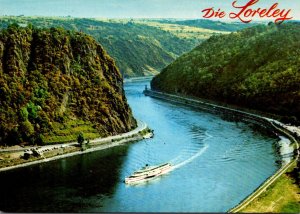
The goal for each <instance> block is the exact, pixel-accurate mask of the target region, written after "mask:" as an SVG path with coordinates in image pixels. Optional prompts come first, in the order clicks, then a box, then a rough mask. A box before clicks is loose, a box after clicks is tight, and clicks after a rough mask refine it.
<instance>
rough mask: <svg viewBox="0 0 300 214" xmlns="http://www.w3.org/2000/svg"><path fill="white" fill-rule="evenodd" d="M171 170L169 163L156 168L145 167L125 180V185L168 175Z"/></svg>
mask: <svg viewBox="0 0 300 214" xmlns="http://www.w3.org/2000/svg"><path fill="white" fill-rule="evenodd" d="M171 169H172V165H171V164H170V163H165V164H161V165H158V166H148V165H146V166H145V167H143V168H142V169H140V170H138V171H136V172H134V173H133V174H132V175H131V176H129V177H127V178H125V183H126V184H133V183H138V182H143V181H147V180H150V179H152V178H155V177H158V176H161V175H163V174H166V173H168V172H169V171H170V170H171Z"/></svg>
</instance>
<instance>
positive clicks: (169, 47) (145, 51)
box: [0, 17, 214, 77]
mask: <svg viewBox="0 0 300 214" xmlns="http://www.w3.org/2000/svg"><path fill="white" fill-rule="evenodd" d="M13 23H18V24H19V25H21V26H27V25H28V24H29V23H31V24H33V25H34V26H37V27H42V28H43V27H47V28H50V27H62V28H64V29H67V30H74V31H82V32H85V33H87V34H90V35H92V36H93V37H94V38H95V39H96V40H97V41H98V42H99V43H100V44H102V45H103V47H104V48H105V49H106V50H107V52H108V54H109V55H111V56H112V57H113V58H114V59H115V60H116V63H117V66H118V67H119V68H120V71H121V73H122V74H123V76H124V77H133V76H144V75H153V74H157V73H158V72H159V71H160V70H161V69H162V68H164V67H165V66H166V65H168V64H169V63H171V62H172V61H174V59H176V58H177V57H178V56H179V55H181V54H182V53H184V52H187V51H190V50H191V49H192V48H194V47H195V46H196V45H198V44H199V43H200V42H201V41H203V40H204V39H207V38H208V37H209V36H211V35H212V34H213V33H214V32H213V31H210V32H203V33H202V36H201V37H198V35H199V33H198V32H194V31H193V30H192V31H191V30H189V34H187V36H185V37H182V36H178V35H177V34H174V33H172V32H169V31H168V30H165V29H160V28H159V27H158V26H156V25H154V26H153V25H152V26H151V25H149V24H145V22H143V23H141V22H139V21H134V20H96V19H84V18H58V17H55V18H50V17H47V18H45V17H1V18H0V28H6V27H7V26H8V25H9V24H13ZM152 24H153V23H152ZM158 24H159V23H158ZM203 35H204V36H203Z"/></svg>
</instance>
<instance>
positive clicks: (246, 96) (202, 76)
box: [151, 23, 300, 122]
mask: <svg viewBox="0 0 300 214" xmlns="http://www.w3.org/2000/svg"><path fill="white" fill-rule="evenodd" d="M299 35H300V24H299V23H285V24H281V25H274V24H270V25H269V26H266V25H258V26H255V27H252V28H247V29H244V30H241V31H239V32H235V33H231V34H228V35H218V36H212V37H211V38H210V39H208V40H206V41H205V42H203V43H202V44H201V45H199V46H198V47H196V48H195V49H193V50H192V51H191V52H189V53H187V54H184V55H183V56H181V57H179V58H178V59H177V60H176V61H174V62H173V63H172V64H170V65H169V66H167V67H166V68H165V69H163V70H162V72H161V73H160V74H159V75H157V76H156V77H155V78H154V79H153V81H152V82H151V87H152V88H153V89H154V90H160V91H166V92H169V93H178V94H186V95H193V96H197V97H200V98H206V99H211V100H217V101H221V102H225V103H231V104H236V105H240V106H244V107H248V108H253V109H258V110H262V111H266V112H270V113H275V114H279V115H283V116H289V118H290V119H291V120H293V121H295V120H298V122H299V121H300V84H299V83H300V42H299Z"/></svg>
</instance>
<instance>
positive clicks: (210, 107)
mask: <svg viewBox="0 0 300 214" xmlns="http://www.w3.org/2000/svg"><path fill="white" fill-rule="evenodd" d="M143 93H144V94H145V95H146V96H150V97H154V98H157V99H162V100H167V101H171V102H175V103H180V104H184V105H188V106H191V107H196V108H200V109H202V110H205V111H208V112H210V113H219V114H220V113H221V114H224V113H225V114H229V115H232V116H236V117H241V118H242V119H245V120H246V121H249V120H250V121H251V122H254V123H256V124H258V125H261V126H264V127H267V128H269V129H271V130H275V131H276V132H279V133H280V134H282V135H284V136H286V137H287V138H288V139H289V140H290V141H291V145H293V146H294V151H297V153H296V155H295V156H294V157H293V159H292V160H291V161H290V162H289V163H288V164H286V165H284V166H282V167H280V168H279V169H278V170H277V171H276V172H275V173H274V174H273V175H272V176H270V177H269V178H267V179H266V180H265V181H264V182H263V183H262V184H261V185H260V186H258V187H257V188H256V189H255V190H254V191H253V192H252V193H251V194H250V195H248V196H246V197H245V198H244V199H243V200H242V201H240V202H239V203H238V204H237V205H236V206H234V207H233V208H231V209H229V210H228V211H227V212H229V213H236V212H239V211H240V210H242V209H243V208H244V207H246V206H247V205H248V204H250V203H251V202H252V201H253V200H254V199H256V198H257V197H258V196H260V195H261V194H262V193H263V192H265V190H266V189H267V188H268V187H269V186H270V185H272V184H273V183H274V182H275V181H277V179H278V178H280V177H281V176H282V175H283V174H284V173H285V172H286V171H287V170H288V169H289V168H290V167H291V166H292V165H293V164H294V163H295V162H297V161H298V159H299V155H300V154H299V152H300V151H299V142H298V141H299V139H300V138H299V133H296V136H295V137H294V136H293V135H294V134H295V133H293V132H291V130H290V129H288V128H287V126H286V125H285V124H283V123H281V122H279V121H277V120H274V119H271V118H267V117H264V116H260V115H257V114H253V113H249V112H245V111H242V110H237V109H231V108H228V107H225V106H219V105H216V104H212V103H207V102H203V101H201V100H196V99H192V98H188V97H181V96H177V95H173V94H168V93H164V92H158V91H152V90H149V89H146V90H144V92H143ZM296 137H298V139H296Z"/></svg>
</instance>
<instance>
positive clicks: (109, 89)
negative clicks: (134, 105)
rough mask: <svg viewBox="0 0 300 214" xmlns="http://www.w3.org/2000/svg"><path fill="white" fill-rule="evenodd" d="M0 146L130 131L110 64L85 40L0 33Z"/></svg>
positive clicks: (16, 30)
mask: <svg viewBox="0 0 300 214" xmlns="http://www.w3.org/2000/svg"><path fill="white" fill-rule="evenodd" d="M0 121H1V123H0V144H2V145H3V144H18V143H40V144H41V143H54V142H65V141H70V140H75V139H76V137H77V135H78V134H79V133H80V132H83V133H84V136H85V137H89V138H93V137H103V136H108V135H113V134H116V133H123V132H126V131H129V130H131V129H132V128H134V127H135V126H136V121H135V119H134V118H133V116H132V113H131V109H130V108H129V106H128V104H127V100H126V98H125V94H124V90H123V81H122V77H121V74H120V72H119V70H118V69H117V67H116V66H115V62H114V60H113V59H112V58H110V57H109V56H108V55H107V54H106V52H105V51H104V49H103V48H102V47H101V46H100V45H99V44H98V43H97V42H96V41H95V40H94V39H93V38H92V37H91V36H88V35H86V34H83V33H79V32H77V33H76V32H69V31H65V30H64V29H61V28H51V29H36V28H33V27H32V26H29V27H26V28H21V27H18V26H17V25H11V26H9V28H8V29H5V30H2V31H1V32H0Z"/></svg>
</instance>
